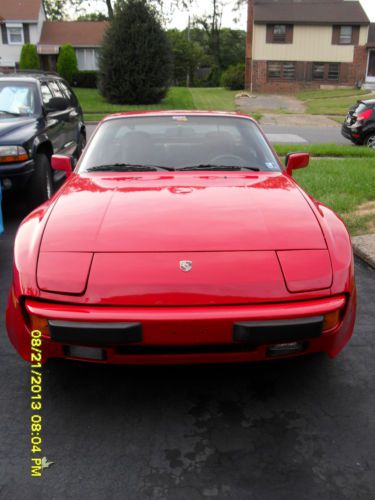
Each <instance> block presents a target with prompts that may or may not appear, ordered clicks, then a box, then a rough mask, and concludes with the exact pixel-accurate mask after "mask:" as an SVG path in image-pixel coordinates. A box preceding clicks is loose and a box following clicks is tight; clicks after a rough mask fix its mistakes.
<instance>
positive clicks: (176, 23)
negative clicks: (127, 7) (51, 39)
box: [86, 0, 375, 29]
mask: <svg viewBox="0 0 375 500" xmlns="http://www.w3.org/2000/svg"><path fill="white" fill-rule="evenodd" d="M360 2H361V4H362V6H363V8H364V9H365V11H366V13H367V15H368V17H369V18H370V21H373V22H375V0H360ZM170 3H171V2H170V0H165V5H166V13H167V14H168V13H169V12H170V9H169V7H170ZM226 3H227V6H226V7H225V9H224V15H223V21H222V26H223V27H230V28H235V29H246V5H244V7H243V8H242V9H241V10H240V11H237V12H233V10H232V6H233V5H234V3H235V2H234V1H233V0H232V1H230V0H227V1H226ZM211 4H212V1H211V0H194V1H193V5H192V8H191V11H190V15H191V17H194V16H197V15H198V16H199V15H202V14H205V13H209V12H210V6H211ZM86 10H87V11H88V12H90V11H102V12H106V8H105V1H104V0H90V1H87V2H86ZM235 18H237V22H235V21H234V19H235ZM188 19H189V13H188V12H184V11H181V10H177V9H175V10H174V12H173V14H169V22H168V23H167V27H168V28H178V29H184V28H186V26H187V24H188Z"/></svg>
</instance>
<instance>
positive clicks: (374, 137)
mask: <svg viewBox="0 0 375 500" xmlns="http://www.w3.org/2000/svg"><path fill="white" fill-rule="evenodd" d="M364 145H365V146H366V147H368V148H371V149H373V148H375V132H373V133H371V134H369V135H368V136H366V139H365V140H364Z"/></svg>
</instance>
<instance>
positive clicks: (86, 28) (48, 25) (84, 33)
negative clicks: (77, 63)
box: [39, 21, 107, 47]
mask: <svg viewBox="0 0 375 500" xmlns="http://www.w3.org/2000/svg"><path fill="white" fill-rule="evenodd" d="M106 27H107V22H106V21H45V22H44V23H43V28H42V33H41V35H40V40H39V45H63V44H65V43H69V44H70V45H73V47H97V46H100V45H101V43H102V40H103V36H104V32H105V30H106Z"/></svg>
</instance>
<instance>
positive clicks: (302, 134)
mask: <svg viewBox="0 0 375 500" xmlns="http://www.w3.org/2000/svg"><path fill="white" fill-rule="evenodd" d="M95 127H96V125H95V124H93V123H88V124H87V137H88V138H89V137H90V136H91V134H92V132H93V131H94V129H95ZM262 128H263V130H264V131H265V133H266V135H267V136H268V137H269V140H270V141H271V142H272V143H274V144H279V143H288V144H306V143H308V144H346V145H348V146H349V145H351V142H350V141H348V140H347V139H345V137H343V136H342V135H341V132H340V127H335V126H333V127H291V126H289V125H286V126H282V125H262ZM353 147H355V146H353Z"/></svg>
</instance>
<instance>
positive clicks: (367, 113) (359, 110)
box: [341, 99, 375, 148]
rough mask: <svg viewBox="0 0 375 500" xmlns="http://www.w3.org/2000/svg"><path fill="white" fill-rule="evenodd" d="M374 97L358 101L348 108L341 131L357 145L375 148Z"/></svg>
mask: <svg viewBox="0 0 375 500" xmlns="http://www.w3.org/2000/svg"><path fill="white" fill-rule="evenodd" d="M374 109H375V99H369V100H366V101H358V102H357V103H356V104H355V105H354V106H352V107H351V108H350V109H349V112H348V114H347V115H346V118H345V120H344V123H343V124H342V128H341V133H342V135H343V136H344V137H346V138H347V139H349V140H350V141H352V142H353V143H354V144H356V145H358V146H367V147H368V148H375V111H374Z"/></svg>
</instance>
